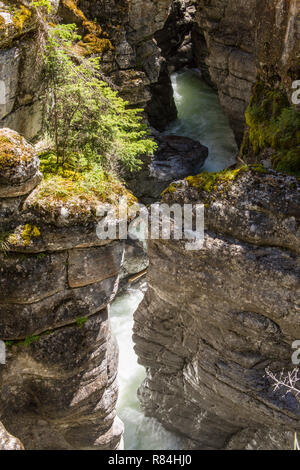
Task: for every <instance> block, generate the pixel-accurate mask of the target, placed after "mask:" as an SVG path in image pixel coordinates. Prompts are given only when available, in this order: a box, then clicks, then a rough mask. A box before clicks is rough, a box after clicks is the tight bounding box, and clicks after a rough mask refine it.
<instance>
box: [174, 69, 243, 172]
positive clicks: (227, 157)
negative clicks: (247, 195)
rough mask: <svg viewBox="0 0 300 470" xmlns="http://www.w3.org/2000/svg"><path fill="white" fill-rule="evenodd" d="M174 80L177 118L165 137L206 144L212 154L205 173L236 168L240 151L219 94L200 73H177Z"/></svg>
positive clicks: (187, 71)
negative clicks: (187, 139) (182, 138)
mask: <svg viewBox="0 0 300 470" xmlns="http://www.w3.org/2000/svg"><path fill="white" fill-rule="evenodd" d="M171 78H172V84H173V89H174V98H175V103H176V106H177V110H178V119H177V121H175V122H173V123H171V124H170V125H169V127H168V128H167V130H166V131H165V134H174V135H182V136H185V137H190V138H191V139H194V140H198V141H200V142H201V144H203V145H206V147H208V150H209V155H208V158H207V160H206V162H205V164H204V167H203V169H202V171H209V172H212V171H220V170H223V169H224V168H227V167H229V166H231V165H233V164H234V163H235V161H236V157H237V154H238V148H237V145H236V142H235V138H234V135H233V132H232V130H231V128H230V126H229V121H228V119H227V117H226V116H225V114H224V113H223V110H222V107H221V105H220V102H219V98H218V95H217V93H216V92H215V91H214V90H213V89H212V88H210V87H209V86H208V85H207V84H206V83H205V82H204V81H203V80H202V79H201V76H200V73H199V72H198V71H197V70H185V71H183V72H178V73H174V74H173V75H172V77H171Z"/></svg>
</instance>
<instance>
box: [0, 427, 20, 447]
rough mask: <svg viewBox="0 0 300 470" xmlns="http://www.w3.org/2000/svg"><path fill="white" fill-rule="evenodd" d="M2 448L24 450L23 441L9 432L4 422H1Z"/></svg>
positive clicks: (0, 436) (0, 442) (0, 440)
mask: <svg viewBox="0 0 300 470" xmlns="http://www.w3.org/2000/svg"><path fill="white" fill-rule="evenodd" d="M0 450H24V446H23V444H22V442H21V441H19V439H17V438H16V437H14V436H12V435H11V434H9V433H8V432H7V431H6V429H5V427H4V426H3V424H2V423H0Z"/></svg>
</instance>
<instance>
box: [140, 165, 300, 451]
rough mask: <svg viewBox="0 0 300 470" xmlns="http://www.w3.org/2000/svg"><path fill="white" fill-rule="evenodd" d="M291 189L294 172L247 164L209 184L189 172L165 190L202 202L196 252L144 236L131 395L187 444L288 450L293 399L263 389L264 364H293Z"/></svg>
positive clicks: (294, 426)
mask: <svg viewBox="0 0 300 470" xmlns="http://www.w3.org/2000/svg"><path fill="white" fill-rule="evenodd" d="M196 178H197V177H196ZM299 191H300V186H299V182H298V181H297V179H296V178H293V177H283V176H281V175H278V174H276V173H275V172H272V171H271V172H265V173H261V172H257V171H255V170H249V171H247V172H244V173H243V172H240V173H238V174H237V176H236V178H235V179H233V180H231V181H220V182H215V184H214V187H212V188H211V190H210V191H208V190H205V188H204V185H203V186H201V184H200V183H199V181H198V184H197V180H195V179H193V178H188V179H187V180H186V181H184V182H179V183H176V184H174V187H173V188H172V191H170V192H169V193H168V192H167V193H166V194H165V196H164V199H163V200H164V201H165V202H167V203H169V204H170V203H180V204H183V203H191V202H194V203H196V202H198V203H203V204H205V207H206V217H205V220H206V234H205V242H204V246H203V249H201V250H198V251H187V250H186V249H185V243H184V241H174V240H152V241H150V242H149V247H148V250H149V258H150V266H149V270H148V282H149V290H148V292H147V293H146V296H145V299H144V300H143V302H142V303H141V305H140V307H139V308H138V310H137V312H136V313H135V327H134V341H135V345H136V346H135V349H136V352H137V354H138V356H139V360H140V362H141V363H142V364H143V365H144V366H145V367H146V369H147V378H146V380H145V382H144V383H143V385H142V386H141V388H140V390H139V397H140V401H141V403H142V407H143V409H144V410H145V412H146V414H147V415H148V416H152V417H156V418H157V419H159V421H160V422H161V423H163V424H164V425H165V426H166V427H167V428H168V429H170V430H173V431H176V432H178V433H180V434H182V435H183V436H184V437H186V447H187V448H190V447H192V448H198V449H221V448H225V447H226V446H227V445H229V446H230V448H254V449H255V448H264V446H265V448H277V449H280V448H286V449H288V448H292V446H293V440H292V436H293V432H294V431H296V430H299V429H300V424H299V423H300V420H299V418H300V405H299V401H297V399H296V398H295V397H294V396H293V395H289V396H288V397H286V396H284V392H283V391H282V390H281V391H278V392H274V390H273V387H272V382H271V381H270V379H269V378H268V377H267V376H266V371H265V370H266V368H267V367H269V369H270V370H272V371H273V372H280V371H281V370H282V369H284V370H285V371H291V370H292V369H294V367H295V366H294V365H293V363H292V354H293V351H294V350H293V349H292V343H293V342H294V341H295V340H297V339H299V337H300V321H299V318H300V317H299V300H300V270H299V246H297V243H298V244H299V235H300V232H299V227H300V213H299V207H300V206H299V194H300V193H299ZM288 201H290V202H291V205H289V202H288ZM292 201H294V203H295V205H294V204H293V203H292ZM266 205H267V207H266ZM288 208H290V209H288ZM254 226H255V227H256V228H255V230H253V228H254ZM284 227H285V228H284ZM261 435H264V436H265V437H264V439H263V440H262V441H261V442H260V438H259V436H261ZM229 439H230V444H229Z"/></svg>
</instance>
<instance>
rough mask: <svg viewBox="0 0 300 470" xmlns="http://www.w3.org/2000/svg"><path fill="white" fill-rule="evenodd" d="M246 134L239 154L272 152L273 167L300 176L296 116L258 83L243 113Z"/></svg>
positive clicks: (282, 100) (282, 98) (283, 99)
mask: <svg viewBox="0 0 300 470" xmlns="http://www.w3.org/2000/svg"><path fill="white" fill-rule="evenodd" d="M246 123H247V125H248V134H246V136H245V139H244V142H243V145H242V148H241V153H242V154H246V153H247V152H249V151H253V152H254V154H256V155H257V154H259V153H260V152H261V151H262V150H264V149H265V148H268V147H270V148H272V149H273V151H274V152H273V157H272V164H273V167H274V168H275V169H276V170H278V171H282V172H285V173H290V174H294V175H297V176H300V113H299V112H297V111H296V109H295V108H294V107H292V106H290V104H289V102H288V100H287V98H286V96H285V95H284V94H283V93H281V92H280V91H270V90H268V89H266V87H265V85H264V84H263V83H261V82H258V83H257V84H256V86H255V88H254V94H253V96H252V98H251V101H250V104H249V106H248V109H247V111H246Z"/></svg>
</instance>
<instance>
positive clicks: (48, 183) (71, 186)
mask: <svg viewBox="0 0 300 470" xmlns="http://www.w3.org/2000/svg"><path fill="white" fill-rule="evenodd" d="M40 159H41V166H40V169H41V171H42V173H43V176H44V178H43V181H42V183H41V184H40V186H39V188H38V190H37V192H36V193H35V195H34V199H33V204H34V205H40V204H42V205H43V206H47V207H49V208H50V207H51V206H53V205H55V203H57V202H62V203H70V204H72V207H71V209H72V208H73V209H74V210H75V211H76V210H78V208H79V206H81V205H82V204H84V205H85V206H86V204H87V203H88V204H91V205H93V204H95V205H98V204H99V203H106V202H107V203H110V204H117V203H118V201H119V198H120V197H126V199H127V202H128V205H129V206H130V205H132V204H134V203H135V202H136V201H137V199H136V198H135V197H134V196H133V195H132V194H131V193H130V192H129V191H128V190H127V189H126V188H125V186H124V185H123V184H122V182H121V181H119V180H118V179H117V178H116V177H114V176H113V175H112V174H110V173H108V172H106V171H104V170H102V169H101V168H100V167H97V166H95V165H94V166H92V165H91V164H89V163H88V162H85V161H82V162H79V163H78V161H76V158H74V161H72V158H70V159H69V162H68V163H66V164H65V165H64V167H61V166H57V163H56V156H55V155H54V154H53V153H51V152H50V153H45V154H43V155H40Z"/></svg>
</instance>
